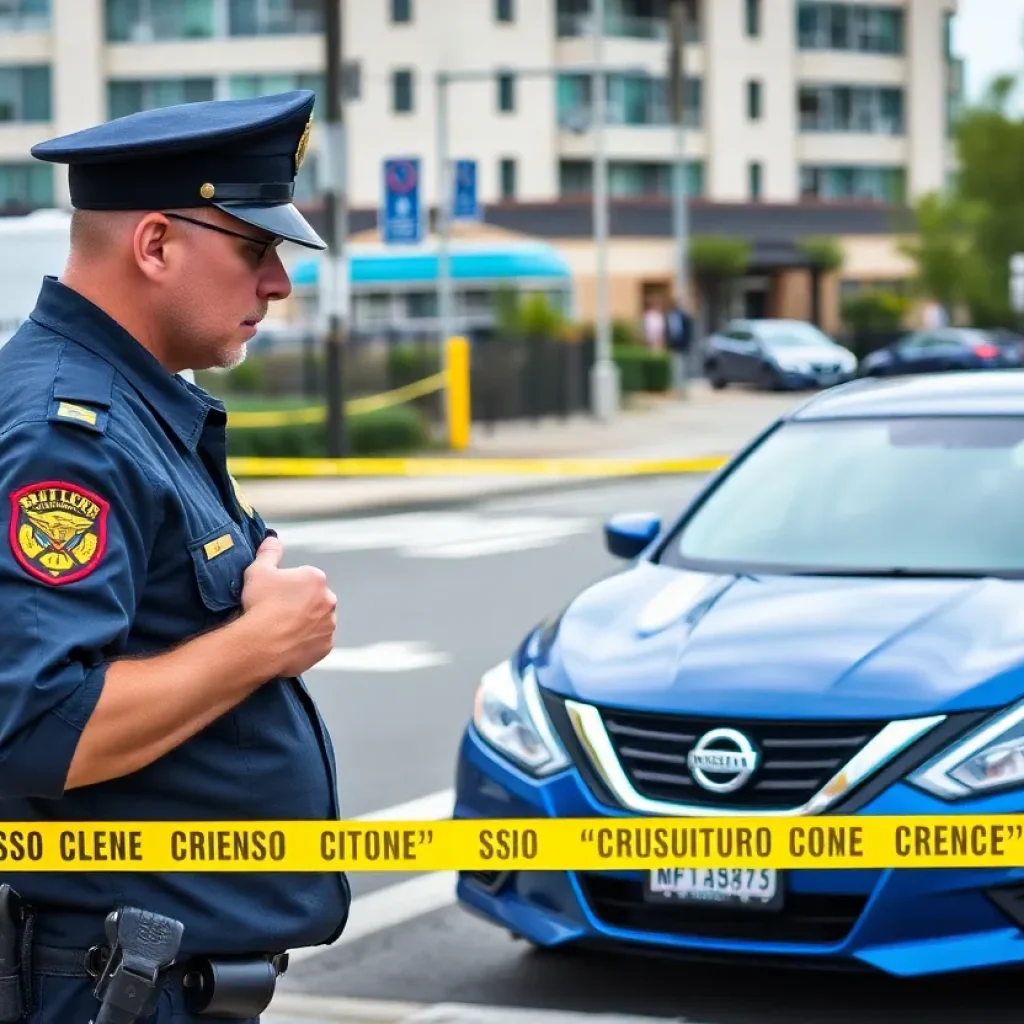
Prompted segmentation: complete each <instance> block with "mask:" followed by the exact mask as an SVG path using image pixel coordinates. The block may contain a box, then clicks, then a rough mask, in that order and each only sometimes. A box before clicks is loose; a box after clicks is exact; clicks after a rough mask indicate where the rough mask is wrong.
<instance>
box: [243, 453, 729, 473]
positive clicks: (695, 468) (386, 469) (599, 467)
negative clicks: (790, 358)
mask: <svg viewBox="0 0 1024 1024" xmlns="http://www.w3.org/2000/svg"><path fill="white" fill-rule="evenodd" d="M727 459H728V456H726V455H708V456H701V457H700V458H690V459H615V458H607V459H605V458H582V459H569V458H565V459H560V458H550V459H535V458H526V459H519V458H508V459H484V458H472V457H469V458H459V457H452V458H429V457H423V458H372V457H370V458H356V457H354V458H342V459H318V458H269V457H263V456H244V455H243V456H237V457H234V458H231V459H228V468H229V469H230V471H231V472H232V473H233V474H234V475H235V476H237V477H243V476H248V477H255V476H309V477H315V476H410V477H411V476H419V477H441V476H566V477H606V476H648V475H654V476H658V475H669V474H676V473H707V472H711V471H712V470H715V469H718V468H719V467H720V466H722V465H724V464H725V462H726V461H727Z"/></svg>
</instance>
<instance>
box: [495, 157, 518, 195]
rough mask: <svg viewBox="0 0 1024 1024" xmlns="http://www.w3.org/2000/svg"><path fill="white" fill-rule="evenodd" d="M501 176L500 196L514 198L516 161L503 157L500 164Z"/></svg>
mask: <svg viewBox="0 0 1024 1024" xmlns="http://www.w3.org/2000/svg"><path fill="white" fill-rule="evenodd" d="M499 173H500V177H501V184H500V189H501V198H502V199H515V197H516V162H515V160H514V159H512V158H511V157H503V158H502V161H501V166H500V172H499Z"/></svg>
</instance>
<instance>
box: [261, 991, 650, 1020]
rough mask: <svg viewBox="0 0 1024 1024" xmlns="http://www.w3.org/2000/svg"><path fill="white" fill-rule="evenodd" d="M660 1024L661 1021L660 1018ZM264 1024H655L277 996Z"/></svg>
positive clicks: (530, 1011)
mask: <svg viewBox="0 0 1024 1024" xmlns="http://www.w3.org/2000/svg"><path fill="white" fill-rule="evenodd" d="M659 1019H661V1018H659ZM260 1020H261V1021H262V1024H656V1020H655V1018H652V1017H634V1016H622V1015H621V1014H601V1013H568V1012H561V1011H550V1010H534V1009H507V1008H505V1007H498V1006H477V1005H469V1004H464V1003H438V1004H435V1005H433V1006H427V1005H419V1004H416V1003H400V1002H389V1001H387V1000H375V999H330V998H323V997H318V996H302V995H284V994H279V995H278V996H276V997H275V999H274V1001H273V1002H272V1003H271V1008H270V1010H269V1011H268V1012H267V1013H264V1014H263V1016H262V1017H261V1018H260Z"/></svg>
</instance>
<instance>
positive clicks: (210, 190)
mask: <svg viewBox="0 0 1024 1024" xmlns="http://www.w3.org/2000/svg"><path fill="white" fill-rule="evenodd" d="M216 191H217V190H216V189H215V188H214V187H213V186H212V185H211V184H210V183H209V182H207V183H206V184H205V185H203V186H202V187H201V188H200V189H199V194H200V195H201V196H202V197H203V198H204V199H212V198H213V195H214V193H215V192H216Z"/></svg>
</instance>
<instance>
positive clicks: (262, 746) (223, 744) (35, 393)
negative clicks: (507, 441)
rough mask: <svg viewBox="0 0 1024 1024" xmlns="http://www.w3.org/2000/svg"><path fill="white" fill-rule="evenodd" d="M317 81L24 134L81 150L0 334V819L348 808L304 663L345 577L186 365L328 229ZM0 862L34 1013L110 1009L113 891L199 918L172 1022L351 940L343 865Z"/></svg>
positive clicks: (160, 1016) (229, 356)
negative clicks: (45, 250)
mask: <svg viewBox="0 0 1024 1024" xmlns="http://www.w3.org/2000/svg"><path fill="white" fill-rule="evenodd" d="M313 101H314V95H313V93H311V92H307V91H295V92H288V93H285V94H282V95H275V96H269V97H261V98H257V99H250V100H230V101H219V102H216V101H215V102H206V103H193V104H183V105H179V106H174V107H167V108H162V109H158V110H152V111H146V112H142V113H138V114H133V115H132V116H130V117H125V118H120V119H118V120H114V121H111V122H108V123H105V124H102V125H99V126H96V127H92V128H89V129H86V130H83V131H80V132H76V133H74V134H71V135H67V136H65V137H62V138H58V139H54V140H51V141H48V142H45V143H42V144H41V145H38V146H36V147H35V148H34V149H33V151H32V152H33V155H34V156H35V157H37V158H38V159H40V160H44V161H51V162H55V163H63V164H67V165H68V167H69V170H68V174H69V185H70V195H71V201H72V205H73V207H74V208H75V212H74V214H73V219H72V245H71V253H70V259H69V261H68V264H67V267H66V270H65V272H64V274H63V276H62V277H61V278H60V279H59V280H58V279H56V278H46V279H45V280H44V281H43V282H42V286H41V291H40V294H39V297H38V302H37V304H36V306H35V309H34V311H33V312H32V314H31V317H30V318H29V319H28V320H27V321H26V322H25V324H23V326H22V327H21V329H20V330H19V331H18V332H17V334H16V335H15V336H14V337H13V338H12V340H11V341H10V342H9V343H8V344H7V345H6V346H5V347H4V348H3V349H2V350H0V491H2V493H0V507H2V509H3V515H4V517H5V521H4V522H3V524H2V530H0V538H2V543H0V618H2V623H3V624H2V627H0V821H29V822H31V821H52V820H56V821H74V820H80V821H90V822H93V821H105V820H106V821H128V822H130V821H143V820H147V819H149V820H180V821H190V820H191V821H194V820H209V821H215V820H221V821H225V820H227V821H237V820H245V819H250V820H251V819H270V820H274V819H277V820H282V819H314V820H319V819H336V818H338V816H339V808H338V799H337V794H336V789H335V761H334V753H333V750H332V746H331V741H330V738H329V736H328V733H327V730H326V729H325V727H324V723H323V721H322V720H321V717H320V715H319V714H318V711H317V708H316V707H315V705H314V703H313V701H312V699H311V698H310V695H309V693H308V692H307V690H306V689H305V687H304V685H303V683H302V680H301V673H303V672H304V671H306V670H307V669H309V668H310V667H311V666H312V665H314V664H315V663H316V662H318V661H319V660H321V659H322V658H323V657H324V656H325V655H326V654H327V653H328V652H329V651H330V649H331V647H332V638H333V634H334V630H335V625H336V619H335V605H336V598H335V595H334V594H332V593H331V591H330V590H329V589H328V587H327V584H326V579H325V577H324V575H323V573H321V572H320V571H319V570H317V569H315V568H311V567H301V568H282V567H281V564H280V563H281V557H282V550H281V544H280V542H279V540H278V539H277V538H276V536H275V535H274V534H273V532H272V531H268V528H267V526H266V524H265V523H264V521H263V519H262V518H261V517H260V515H259V513H258V512H257V511H255V510H254V509H253V508H251V507H250V506H249V505H248V504H247V503H246V500H245V498H244V496H243V494H242V492H241V491H240V490H239V489H238V487H237V485H236V483H235V481H234V480H233V479H232V477H231V476H230V475H229V472H228V469H227V465H226V450H225V423H226V415H225V410H224V407H223V405H222V404H221V403H220V402H219V401H216V400H214V399H213V398H211V397H210V396H209V395H207V394H206V393H205V392H204V391H203V390H201V389H200V388H198V387H196V386H195V385H194V384H191V383H189V382H188V381H186V380H184V379H183V378H182V376H181V375H180V372H181V371H183V370H186V369H203V368H208V367H230V366H232V365H235V364H237V363H238V362H239V361H240V360H241V358H242V357H243V354H244V352H245V347H246V342H247V341H248V340H249V339H250V338H252V337H253V335H254V334H255V331H256V325H257V324H258V323H259V321H260V320H261V318H262V317H263V316H264V315H265V314H266V312H267V307H268V304H269V303H270V302H272V301H274V300H278V299H283V298H284V297H286V296H287V295H288V293H289V291H290V284H289V281H288V277H287V274H286V272H285V269H284V267H283V265H282V263H281V260H280V256H279V254H278V251H277V246H278V244H279V243H280V242H281V241H282V240H284V239H287V240H290V241H292V242H295V243H298V244H299V245H302V246H307V247H310V248H313V249H323V248H325V245H324V243H323V242H322V240H321V239H320V238H319V237H318V236H317V234H316V232H314V231H313V230H312V228H311V227H310V225H309V224H308V223H307V222H306V221H305V219H304V218H303V217H302V216H301V214H300V213H299V212H298V210H297V209H296V208H295V207H294V206H293V205H292V195H293V188H294V180H295V174H296V172H297V170H298V167H299V165H300V164H301V162H302V159H303V156H304V154H305V150H306V146H307V143H308V140H309V131H310V122H311V118H312V108H313ZM21 866H22V867H24V865H21ZM0 882H8V883H9V884H10V885H11V886H12V887H13V888H14V889H15V890H17V892H18V893H19V894H20V897H21V899H22V901H23V904H24V906H26V907H28V908H29V910H30V913H29V914H28V915H27V916H25V918H24V920H23V921H22V922H21V923H20V924H19V925H18V928H19V933H18V948H19V950H20V951H24V950H28V953H27V954H26V955H27V959H26V958H23V959H22V970H23V972H24V973H26V974H27V976H28V978H27V980H28V981H29V982H30V984H26V985H25V986H24V987H26V988H27V989H28V990H29V991H28V992H25V993H23V995H24V998H25V1000H26V1002H27V1005H28V1009H27V1011H26V1013H27V1017H26V1018H25V1019H27V1020H30V1021H33V1022H40V1024H41V1022H46V1024H58V1022H59V1024H77V1022H82V1024H85V1022H86V1021H89V1020H90V1019H92V1018H93V1017H95V1015H96V1011H97V1007H98V1004H97V1001H96V997H95V996H94V995H93V987H94V985H95V983H96V975H97V970H98V969H102V967H103V965H104V957H109V956H110V948H109V943H108V937H107V935H106V934H105V931H104V920H105V918H106V916H107V915H108V914H109V913H110V912H111V911H112V910H114V909H116V908H117V907H120V906H126V905H127V906H135V907H140V908H144V909H145V910H147V911H149V912H153V913H156V914H161V915H167V916H168V917H170V918H173V919H175V920H177V921H180V922H181V923H182V924H183V925H184V933H183V936H182V944H181V950H180V954H179V966H176V967H174V968H173V970H172V971H171V972H170V973H169V974H168V977H167V984H166V987H165V988H164V991H163V993H162V995H161V997H160V1001H159V1004H158V1008H157V1015H156V1016H155V1017H154V1018H152V1020H154V1021H156V1022H158V1024H163V1022H165V1021H168V1020H170V1019H171V1018H172V1017H173V1020H174V1021H175V1022H181V1021H188V1020H192V1019H193V1017H195V1019H196V1020H197V1021H198V1020H208V1019H211V1018H209V1017H202V1016H199V1015H197V1014H196V1013H194V1012H193V1011H194V1010H195V1004H188V1003H186V1001H185V995H186V993H185V989H186V987H187V985H186V984H185V981H184V979H185V973H184V972H185V968H184V966H182V965H187V964H188V963H193V964H202V963H207V962H209V960H208V959H204V958H213V960H214V961H216V958H220V957H223V958H228V960H229V961H230V962H234V960H235V959H237V960H238V961H239V962H241V961H242V960H243V959H244V958H250V959H252V958H255V959H256V960H258V961H259V962H261V963H264V965H266V964H270V965H272V967H273V968H274V969H275V970H277V971H278V972H279V971H280V967H281V965H282V964H283V963H285V962H286V958H283V957H282V956H281V954H283V953H285V951H287V950H289V949H293V948H296V947H302V946H311V945H319V944H328V943H331V942H333V941H334V940H335V939H336V938H337V937H338V936H339V935H340V934H341V932H342V930H343V928H344V926H345V922H346V920H347V916H348V908H349V902H350V890H349V887H348V883H347V881H346V879H345V877H344V876H343V875H340V874H338V873H323V874H316V873H314V874H297V873H296V874H290V873H277V872H272V871H266V870H264V871H262V872H261V870H260V862H259V861H255V862H253V864H252V868H251V870H247V871H246V872H245V873H240V872H233V871H232V872H220V873H216V872H209V873H203V871H202V865H201V864H197V865H195V866H194V867H189V868H186V870H185V871H184V872H182V873H168V874H152V873H131V872H125V873H120V872H113V873H112V872H109V871H96V872H94V873H90V872H89V871H88V867H87V866H83V869H82V870H81V871H75V872H70V873H64V872H53V873H44V872H40V873H21V872H17V873H15V872H12V873H10V874H9V875H8V876H6V877H4V874H3V864H2V861H0ZM26 963H27V965H28V966H27V968H26V966H25V965H26ZM194 976H195V975H194V974H193V977H194ZM190 1005H192V1009H189V1006H190ZM222 1019H223V1018H222ZM232 1019H244V1018H241V1017H237V1018H232ZM248 1019H250V1020H255V1019H258V1017H257V1016H255V1015H250V1016H249V1017H248Z"/></svg>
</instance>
